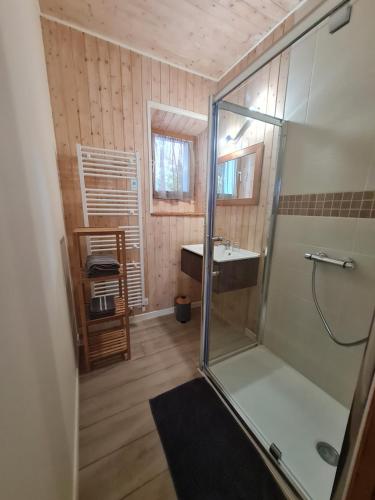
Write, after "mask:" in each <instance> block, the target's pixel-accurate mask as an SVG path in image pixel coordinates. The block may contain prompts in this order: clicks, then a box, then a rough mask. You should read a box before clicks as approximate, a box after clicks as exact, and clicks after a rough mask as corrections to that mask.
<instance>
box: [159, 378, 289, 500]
mask: <svg viewBox="0 0 375 500" xmlns="http://www.w3.org/2000/svg"><path fill="white" fill-rule="evenodd" d="M150 406H151V410H152V414H153V416H154V419H155V422H156V426H157V428H158V431H159V435H160V439H161V441H162V443H163V447H164V451H165V454H166V456H167V460H168V464H169V467H170V470H171V474H172V477H173V481H174V485H175V488H176V492H177V496H178V498H179V500H284V499H285V497H284V495H283V494H282V492H281V490H280V489H279V487H278V485H277V484H276V482H275V480H274V479H273V477H272V475H271V473H270V472H269V471H268V469H267V467H266V466H265V465H264V463H263V461H262V459H261V457H260V456H259V454H258V452H257V451H256V449H255V448H254V447H253V445H252V444H251V443H250V441H249V440H248V439H247V437H246V436H245V434H244V433H243V431H242V430H241V428H240V427H239V426H238V424H237V423H236V421H235V420H234V418H233V417H232V415H231V414H230V413H229V412H228V410H227V409H226V408H225V406H224V405H223V403H222V402H221V401H220V399H219V398H218V396H217V395H216V394H215V391H214V390H213V389H212V388H211V387H210V385H209V384H208V383H207V382H206V381H205V380H204V379H203V378H199V379H195V380H192V381H191V382H188V383H186V384H183V385H180V386H179V387H176V388H175V389H172V390H171V391H168V392H166V393H164V394H161V395H160V396H157V397H156V398H154V399H151V400H150Z"/></svg>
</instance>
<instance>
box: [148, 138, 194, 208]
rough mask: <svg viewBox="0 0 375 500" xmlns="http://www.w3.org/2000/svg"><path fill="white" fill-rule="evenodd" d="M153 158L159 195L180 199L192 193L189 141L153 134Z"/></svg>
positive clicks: (156, 189) (155, 182) (155, 189)
mask: <svg viewBox="0 0 375 500" xmlns="http://www.w3.org/2000/svg"><path fill="white" fill-rule="evenodd" d="M153 160H154V191H155V192H156V193H157V194H158V195H160V196H161V197H170V198H171V197H174V198H177V199H178V198H180V197H183V196H184V195H185V196H186V195H188V194H190V191H191V189H190V188H191V186H190V160H191V159H190V142H189V141H185V140H182V139H177V138H174V137H168V136H162V135H159V134H153ZM168 195H170V196H168Z"/></svg>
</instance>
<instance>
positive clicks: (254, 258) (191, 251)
mask: <svg viewBox="0 0 375 500" xmlns="http://www.w3.org/2000/svg"><path fill="white" fill-rule="evenodd" d="M259 257H260V254H259V253H256V252H251V251H250V250H244V249H242V248H226V247H225V246H224V245H217V246H215V247H214V262H213V282H212V287H213V291H214V292H215V293H223V292H230V291H232V290H240V289H241V288H248V287H250V286H254V285H256V284H257V278H258V268H259ZM202 266H203V244H201V243H200V244H197V245H183V246H182V248H181V271H183V272H184V273H186V274H188V275H189V276H190V277H191V278H193V279H195V280H197V281H200V282H201V281H202Z"/></svg>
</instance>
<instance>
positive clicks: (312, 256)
mask: <svg viewBox="0 0 375 500" xmlns="http://www.w3.org/2000/svg"><path fill="white" fill-rule="evenodd" d="M305 259H308V260H314V261H316V262H325V263H326V264H333V265H334V266H339V267H343V268H345V269H346V268H349V269H354V260H353V259H350V258H347V259H332V258H331V257H328V255H326V254H325V253H323V252H318V253H305Z"/></svg>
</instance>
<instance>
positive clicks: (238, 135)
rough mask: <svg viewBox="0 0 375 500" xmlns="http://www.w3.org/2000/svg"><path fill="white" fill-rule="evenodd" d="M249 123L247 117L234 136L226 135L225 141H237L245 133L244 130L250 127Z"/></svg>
mask: <svg viewBox="0 0 375 500" xmlns="http://www.w3.org/2000/svg"><path fill="white" fill-rule="evenodd" d="M250 125H251V121H250V118H247V119H246V121H245V123H244V124H243V125H242V127H241V128H240V130H239V131H238V132H237V134H236V135H235V137H232V136H231V135H227V136H226V138H225V140H226V141H227V142H238V141H239V140H240V139H241V137H242V136H243V135H244V134H245V132H246V130H247V129H248V128H249V127H250Z"/></svg>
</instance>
